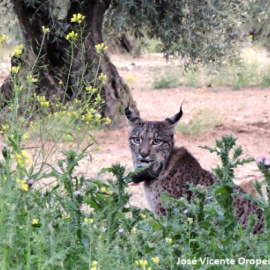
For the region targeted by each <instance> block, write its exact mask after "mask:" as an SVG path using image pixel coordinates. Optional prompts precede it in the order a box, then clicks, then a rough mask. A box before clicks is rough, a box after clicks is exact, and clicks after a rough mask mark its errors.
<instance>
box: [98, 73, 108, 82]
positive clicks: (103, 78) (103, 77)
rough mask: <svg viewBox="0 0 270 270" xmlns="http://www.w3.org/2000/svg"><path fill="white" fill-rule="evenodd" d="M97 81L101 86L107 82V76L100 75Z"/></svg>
mask: <svg viewBox="0 0 270 270" xmlns="http://www.w3.org/2000/svg"><path fill="white" fill-rule="evenodd" d="M98 79H99V81H100V82H101V83H102V84H105V82H106V80H107V75H105V74H103V73H100V75H99V76H98Z"/></svg>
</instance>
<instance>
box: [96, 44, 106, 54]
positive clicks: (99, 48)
mask: <svg viewBox="0 0 270 270" xmlns="http://www.w3.org/2000/svg"><path fill="white" fill-rule="evenodd" d="M95 48H96V50H97V52H98V53H103V52H105V51H107V50H108V47H107V46H105V45H104V43H100V44H97V45H96V46H95Z"/></svg>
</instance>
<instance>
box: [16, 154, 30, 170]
mask: <svg viewBox="0 0 270 270" xmlns="http://www.w3.org/2000/svg"><path fill="white" fill-rule="evenodd" d="M15 157H16V159H17V162H18V165H19V166H20V167H23V166H24V165H26V164H29V154H28V153H27V152H26V151H25V150H22V151H21V153H15Z"/></svg>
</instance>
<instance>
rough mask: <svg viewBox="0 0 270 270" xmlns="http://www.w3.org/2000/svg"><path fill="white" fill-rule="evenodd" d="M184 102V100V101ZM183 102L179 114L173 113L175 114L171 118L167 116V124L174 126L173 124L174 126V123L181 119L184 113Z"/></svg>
mask: <svg viewBox="0 0 270 270" xmlns="http://www.w3.org/2000/svg"><path fill="white" fill-rule="evenodd" d="M183 102H184V101H183ZM183 102H182V104H181V106H180V110H179V112H178V113H177V114H175V115H173V116H172V117H170V118H166V119H165V123H166V126H170V127H172V126H174V125H175V124H176V123H177V122H178V121H179V120H180V118H181V117H182V115H183V110H182V105H183Z"/></svg>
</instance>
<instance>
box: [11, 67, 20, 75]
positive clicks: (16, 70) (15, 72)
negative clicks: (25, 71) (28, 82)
mask: <svg viewBox="0 0 270 270" xmlns="http://www.w3.org/2000/svg"><path fill="white" fill-rule="evenodd" d="M19 70H20V66H17V67H15V66H13V67H11V68H10V71H11V73H14V74H17V73H18V72H19Z"/></svg>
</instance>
